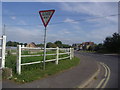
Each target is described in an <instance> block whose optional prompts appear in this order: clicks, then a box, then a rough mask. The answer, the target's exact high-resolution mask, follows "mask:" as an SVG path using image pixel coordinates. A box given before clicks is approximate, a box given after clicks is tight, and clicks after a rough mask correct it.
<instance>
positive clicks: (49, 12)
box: [39, 10, 55, 27]
mask: <svg viewBox="0 0 120 90" xmlns="http://www.w3.org/2000/svg"><path fill="white" fill-rule="evenodd" d="M54 12H55V10H44V11H39V14H40V17H41V19H42V22H43V24H44V26H45V27H47V25H48V23H49V21H50V19H51V17H52V15H53V13H54Z"/></svg>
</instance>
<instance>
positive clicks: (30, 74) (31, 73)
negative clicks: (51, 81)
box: [6, 55, 80, 83]
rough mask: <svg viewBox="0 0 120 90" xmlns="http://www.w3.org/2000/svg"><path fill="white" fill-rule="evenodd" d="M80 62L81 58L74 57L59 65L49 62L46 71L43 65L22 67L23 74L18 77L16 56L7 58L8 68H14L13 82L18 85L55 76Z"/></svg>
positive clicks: (60, 62) (60, 61) (61, 61)
mask: <svg viewBox="0 0 120 90" xmlns="http://www.w3.org/2000/svg"><path fill="white" fill-rule="evenodd" d="M34 59H35V58H34ZM23 60H24V61H25V59H23ZM27 60H28V58H27ZM79 62H80V60H79V58H76V57H74V58H73V59H72V60H69V59H64V60H59V64H58V65H56V64H55V62H48V63H46V70H42V68H41V67H42V63H40V64H33V65H27V66H22V73H21V75H18V74H17V73H16V56H15V55H9V56H7V57H6V67H9V68H12V70H13V77H12V78H11V80H13V81H16V82H18V83H26V82H32V81H34V80H38V79H41V78H44V77H47V76H51V75H54V74H56V73H59V72H62V71H64V70H67V69H69V68H72V67H74V66H76V65H78V64H79Z"/></svg>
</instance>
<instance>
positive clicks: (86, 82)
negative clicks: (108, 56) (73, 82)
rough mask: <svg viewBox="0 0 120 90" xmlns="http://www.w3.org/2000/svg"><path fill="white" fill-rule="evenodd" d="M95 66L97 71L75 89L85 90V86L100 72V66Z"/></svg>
mask: <svg viewBox="0 0 120 90" xmlns="http://www.w3.org/2000/svg"><path fill="white" fill-rule="evenodd" d="M97 66H98V68H97V71H96V72H95V73H94V74H93V75H92V76H91V77H90V78H89V79H88V80H86V81H85V83H83V84H82V85H80V86H78V87H77V88H85V86H87V85H88V84H89V83H90V82H91V81H92V80H93V79H94V77H95V76H97V75H98V73H99V72H100V66H99V65H98V62H97Z"/></svg>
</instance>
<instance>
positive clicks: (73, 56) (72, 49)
mask: <svg viewBox="0 0 120 90" xmlns="http://www.w3.org/2000/svg"><path fill="white" fill-rule="evenodd" d="M72 53H73V58H74V48H72Z"/></svg>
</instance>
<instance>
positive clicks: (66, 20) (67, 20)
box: [64, 18, 78, 24]
mask: <svg viewBox="0 0 120 90" xmlns="http://www.w3.org/2000/svg"><path fill="white" fill-rule="evenodd" d="M64 22H66V23H74V24H77V23H78V22H77V21H75V20H73V19H70V18H67V19H65V20H64Z"/></svg>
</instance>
